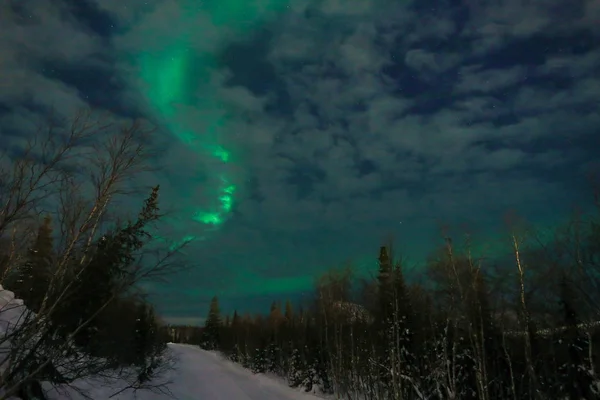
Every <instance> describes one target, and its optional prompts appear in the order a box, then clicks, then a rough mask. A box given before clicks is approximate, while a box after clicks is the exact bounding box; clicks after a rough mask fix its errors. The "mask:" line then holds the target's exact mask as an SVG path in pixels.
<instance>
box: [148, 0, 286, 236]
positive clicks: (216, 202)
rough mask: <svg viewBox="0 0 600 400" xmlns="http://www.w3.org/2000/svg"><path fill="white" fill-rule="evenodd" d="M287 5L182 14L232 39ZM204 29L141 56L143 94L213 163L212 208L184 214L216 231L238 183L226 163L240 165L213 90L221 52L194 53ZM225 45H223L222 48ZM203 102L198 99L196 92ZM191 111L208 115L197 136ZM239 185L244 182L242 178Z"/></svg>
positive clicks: (192, 9) (223, 3) (262, 3)
mask: <svg viewBox="0 0 600 400" xmlns="http://www.w3.org/2000/svg"><path fill="white" fill-rule="evenodd" d="M287 4H288V0H254V1H248V0H213V1H207V2H203V3H202V5H201V6H198V2H196V1H189V2H187V3H186V4H184V6H183V7H182V9H183V10H184V12H183V13H182V15H183V18H184V19H185V20H194V19H195V18H196V17H197V16H198V14H200V13H203V14H207V15H209V16H210V18H211V22H212V24H213V25H214V26H216V27H219V28H221V29H223V28H224V29H226V30H227V31H229V32H231V33H232V37H239V36H240V35H242V34H250V33H252V31H253V30H254V29H256V28H257V27H260V25H261V22H263V21H265V20H266V19H268V18H273V17H276V16H277V15H278V13H280V12H282V11H284V10H285V9H286V8H287ZM201 32H202V29H197V30H195V31H194V32H186V33H185V34H183V35H182V36H181V37H178V38H176V39H175V40H173V41H172V43H168V44H167V45H165V46H164V47H163V48H162V49H160V50H158V51H152V52H144V53H140V54H138V55H137V57H136V58H137V63H138V66H139V70H140V75H141V79H142V81H143V82H144V84H145V86H144V89H143V92H144V93H143V94H144V96H145V97H146V99H147V100H148V102H149V103H150V105H151V106H152V108H153V109H154V110H155V112H157V113H158V114H159V116H160V118H161V120H162V121H164V124H165V126H166V128H167V129H168V130H169V131H170V133H171V134H172V135H173V136H174V137H176V138H177V139H178V140H179V141H181V142H182V143H184V144H185V145H186V146H187V147H188V149H190V150H192V151H193V152H195V153H197V154H198V155H200V156H204V157H205V156H206V155H208V156H209V157H210V158H212V159H214V161H215V162H214V163H211V168H214V169H213V170H210V171H204V172H205V173H206V174H207V175H208V176H209V178H210V180H211V182H213V183H214V184H213V185H208V186H209V187H212V188H215V189H214V190H213V191H212V192H211V195H212V197H213V198H212V200H211V201H210V204H206V205H199V206H198V207H197V208H196V209H194V210H185V213H186V215H187V218H189V219H190V220H193V221H195V222H196V223H198V224H202V225H205V226H207V227H210V228H213V229H217V228H218V227H219V226H221V225H222V224H223V223H225V222H226V221H227V219H228V218H229V216H230V215H231V212H232V209H233V206H234V203H235V195H236V192H238V185H239V182H236V179H235V177H234V176H231V175H230V174H229V173H227V170H228V168H226V167H227V164H231V163H236V162H239V159H238V158H237V157H234V150H233V149H231V148H229V145H228V144H227V143H224V140H223V137H226V136H227V135H226V133H227V132H225V130H226V129H227V128H226V126H227V118H228V117H227V111H226V105H224V104H222V103H221V102H220V101H219V99H218V96H217V93H216V89H215V88H214V87H211V82H210V73H211V71H212V70H213V68H214V67H215V66H217V65H218V58H219V54H218V50H217V51H215V52H212V53H211V52H204V53H203V54H198V52H197V50H191V46H190V42H191V39H192V38H194V39H196V40H197V39H198V38H197V37H195V36H196V35H199V34H201ZM221 45H223V44H221ZM196 91H197V92H198V93H201V94H202V98H196V97H195V96H194V93H195V92H196ZM182 108H192V109H194V110H195V111H196V112H197V113H198V114H199V115H202V116H205V119H204V120H203V122H204V123H205V125H206V126H207V128H205V129H204V130H203V131H197V130H195V129H194V127H193V126H191V124H190V123H186V122H184V121H185V119H184V118H182V115H181V109H182ZM238 180H239V178H238ZM203 238H204V237H197V236H195V235H191V234H190V235H186V236H185V237H184V238H183V239H181V240H180V241H179V243H181V242H190V241H194V240H201V239H203Z"/></svg>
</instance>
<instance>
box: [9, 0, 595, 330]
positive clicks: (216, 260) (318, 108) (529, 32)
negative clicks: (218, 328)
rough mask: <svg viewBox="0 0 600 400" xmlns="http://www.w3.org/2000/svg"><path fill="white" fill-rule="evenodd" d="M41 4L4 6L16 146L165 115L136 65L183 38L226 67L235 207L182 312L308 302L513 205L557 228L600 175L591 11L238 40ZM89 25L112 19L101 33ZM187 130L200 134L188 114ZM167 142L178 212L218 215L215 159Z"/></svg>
mask: <svg viewBox="0 0 600 400" xmlns="http://www.w3.org/2000/svg"><path fill="white" fill-rule="evenodd" d="M30 3H31V4H32V6H31V7H30V6H27V7H25V6H22V5H20V6H19V7H16V6H15V4H18V2H16V1H9V2H8V3H6V2H5V3H3V5H2V6H1V7H3V8H1V9H0V83H1V85H0V88H2V90H0V105H1V107H2V108H1V110H2V111H1V112H0V118H1V119H0V126H1V127H2V128H3V129H4V130H5V131H7V132H8V131H9V130H10V131H15V130H17V131H18V130H19V128H20V127H23V126H25V124H26V122H27V121H30V120H31V119H32V118H35V117H36V116H38V115H40V114H41V113H43V111H44V110H45V109H47V108H48V107H50V106H54V107H56V108H58V109H59V111H60V112H61V113H62V114H64V115H68V114H69V113H71V112H73V110H75V109H77V108H78V107H81V106H84V105H86V104H91V105H93V106H95V107H103V108H105V109H107V110H110V111H111V112H113V113H114V114H115V115H117V116H118V117H119V118H121V117H126V116H131V115H135V114H136V113H138V114H142V115H144V116H146V117H148V118H150V119H153V118H157V119H159V116H157V115H153V113H152V112H151V111H149V108H148V104H147V101H146V100H145V99H144V98H143V96H142V94H141V91H140V87H141V86H140V84H141V83H140V79H139V74H138V73H137V71H136V70H135V66H134V65H133V64H132V59H133V54H134V53H138V52H152V51H154V50H156V49H160V48H161V46H167V45H169V44H170V43H172V42H173V41H174V40H175V39H176V38H177V37H178V36H180V35H182V34H189V35H188V38H189V48H190V51H192V52H197V53H198V54H201V53H202V52H209V53H210V54H214V56H215V59H216V60H218V62H217V63H215V65H213V66H212V67H211V70H210V74H209V75H207V76H208V78H206V79H209V82H208V83H207V85H208V87H210V89H211V93H212V94H211V96H214V97H215V98H216V99H218V101H219V104H221V105H222V107H223V111H222V112H224V113H227V115H229V116H230V117H231V118H230V119H229V120H228V121H227V123H226V127H225V128H226V131H227V134H226V137H225V139H226V141H227V143H228V144H230V145H231V147H233V148H235V150H236V151H237V153H238V154H239V157H238V160H237V161H236V163H235V165H233V166H232V167H231V168H232V170H231V171H229V172H230V173H231V174H232V175H233V176H235V177H236V178H238V179H239V181H240V184H241V185H240V192H239V193H238V195H237V198H236V207H235V211H234V213H233V215H232V218H231V219H230V220H229V221H228V223H227V224H225V225H224V226H222V227H221V229H220V230H219V231H218V232H212V233H211V232H203V234H206V236H207V237H208V238H209V240H207V241H205V242H199V243H196V244H195V245H194V246H195V247H193V248H191V249H189V252H190V257H193V258H194V259H195V260H197V261H198V263H199V264H200V265H201V267H199V268H198V269H197V270H195V271H191V272H190V273H189V274H188V275H186V276H185V277H177V278H175V279H174V281H173V282H172V283H171V285H170V286H169V287H167V288H159V289H160V290H161V293H162V292H165V293H167V294H169V296H168V297H167V299H168V300H165V301H166V304H164V312H165V313H166V314H168V315H171V316H173V317H177V318H197V317H198V316H199V315H200V316H202V315H203V313H204V311H205V310H204V308H203V307H205V306H206V304H207V302H208V300H209V299H210V296H211V295H212V294H213V293H221V294H222V296H223V297H224V298H225V300H226V301H228V302H229V303H227V304H229V306H230V307H242V306H244V305H247V302H245V300H247V301H249V300H248V299H254V300H256V299H257V298H258V297H257V296H259V294H261V293H262V294H264V293H271V294H272V295H273V296H287V295H290V296H291V295H293V293H297V292H301V291H303V290H309V289H310V284H311V282H312V274H314V273H317V272H318V271H319V270H322V268H323V266H326V265H331V264H334V265H335V264H336V263H339V262H342V261H344V260H345V259H348V258H353V259H355V260H356V261H357V262H358V263H359V264H360V265H361V266H362V265H366V263H367V261H368V260H370V259H372V258H373V257H371V255H372V253H373V248H375V247H374V246H377V244H378V243H379V242H380V241H381V240H383V239H384V238H385V235H387V234H388V233H394V234H395V236H396V238H397V239H398V240H399V241H400V242H402V246H404V248H405V249H406V250H407V251H408V252H409V253H410V254H411V255H412V256H413V257H415V258H416V259H418V258H419V257H421V256H423V254H424V252H425V251H426V250H427V249H428V248H429V247H430V246H429V244H427V243H428V241H430V240H431V239H432V238H434V237H435V235H436V234H437V231H436V229H437V227H438V225H439V222H447V223H460V222H465V221H467V222H469V223H470V224H471V225H472V226H476V227H478V228H477V229H479V230H480V231H481V234H482V237H490V235H491V237H493V233H494V232H496V231H497V230H498V229H501V221H502V219H501V215H502V214H503V213H504V212H505V211H507V210H508V209H517V210H519V211H520V212H522V213H524V214H526V215H528V216H529V218H530V219H532V220H534V221H537V222H545V221H548V220H549V219H551V218H554V220H556V219H559V217H560V215H561V213H562V212H563V211H565V210H566V209H567V207H568V206H569V205H571V204H572V203H573V202H574V201H580V200H581V196H582V195H583V191H581V188H582V185H583V181H584V176H583V173H584V172H586V171H587V170H588V169H589V168H591V167H592V166H593V165H594V164H593V157H594V151H595V150H594V149H595V148H598V147H597V146H598V139H597V138H598V137H600V136H599V135H598V134H599V132H598V126H600V125H599V122H600V121H599V119H600V113H599V111H600V109H599V107H600V106H599V103H598V94H599V93H600V74H599V73H598V71H600V68H599V67H600V47H598V45H597V43H600V41H599V39H600V30H599V29H600V28H599V27H600V24H598V21H599V20H600V7H599V6H598V2H597V1H594V0H580V1H575V2H567V1H564V0H554V1H550V2H549V1H529V2H525V1H522V0H503V1H493V2H492V1H484V2H481V1H469V2H464V3H460V4H459V3H458V2H451V1H448V2H442V3H440V2H412V3H411V2H389V1H383V0H370V1H367V0H352V1H349V0H345V1H338V0H325V1H314V2H313V1H300V0H298V1H296V0H292V1H290V2H289V5H288V7H287V8H286V9H285V12H283V13H282V14H280V15H278V16H277V18H271V17H270V14H269V13H267V12H266V11H265V14H264V20H263V21H262V22H261V23H260V26H257V27H256V28H255V29H253V30H252V31H247V30H246V31H244V34H243V35H237V34H236V33H235V31H234V30H233V29H230V27H226V26H222V25H218V24H216V23H214V21H212V20H211V18H210V15H206V14H202V13H198V14H197V15H195V16H194V17H193V18H192V17H190V15H191V14H190V13H186V10H185V9H184V8H181V5H180V3H179V2H175V1H171V0H154V1H149V2H137V3H135V4H134V3H130V2H123V1H112V0H102V1H100V0H98V1H97V2H89V3H87V4H89V5H91V6H93V7H88V8H87V9H85V10H81V9H75V8H73V7H72V6H69V4H70V3H67V2H65V3H61V2H42V1H33V2H30ZM184 3H185V2H184ZM184 3H181V4H184ZM392 3H394V4H392ZM34 4H35V5H36V7H33V5H34ZM265 4H266V2H265ZM94 15H98V16H101V17H102V19H101V21H104V22H102V23H98V24H96V25H95V26H91V27H90V24H89V21H90V20H92V19H93V18H91V17H92V16H94ZM190 74H191V75H193V70H191V72H190ZM66 75H68V76H66ZM77 77H79V79H75V78H77ZM199 87H200V86H199ZM206 87H207V86H203V88H204V89H206ZM108 94H110V95H108ZM194 95H195V96H196V97H197V98H202V96H203V93H202V92H201V89H199V90H198V93H195V94H194ZM182 115H184V116H185V118H186V121H187V123H189V124H191V125H193V126H194V127H196V128H197V130H198V131H202V130H204V129H206V126H205V124H206V115H203V114H201V113H200V114H199V112H198V110H197V109H194V107H190V108H189V109H186V110H184V112H182ZM182 118H183V117H182ZM164 134H165V135H167V136H164V138H170V139H169V140H168V141H170V143H169V146H167V147H166V149H165V152H164V155H163V164H164V165H165V166H166V170H165V171H164V172H163V173H161V174H160V175H159V176H158V177H155V178H156V179H160V180H161V181H165V182H166V183H165V187H166V188H167V190H166V191H165V196H164V197H165V202H167V203H168V205H167V206H169V207H174V208H177V207H184V208H185V207H186V205H192V204H194V203H198V204H199V203H202V202H207V201H210V196H211V195H212V194H211V192H210V190H208V191H207V190H205V189H206V187H203V186H202V183H201V182H202V180H201V179H200V178H199V173H200V171H205V172H206V171H210V170H211V165H210V163H209V160H204V159H198V156H197V154H196V153H195V152H194V151H192V150H190V149H186V147H185V145H183V144H182V143H178V142H177V141H176V140H175V139H174V138H172V137H170V136H168V132H165V133H164ZM5 137H7V136H4V133H3V136H2V138H3V139H2V140H3V141H4V140H11V141H18V140H19V139H18V137H15V136H14V135H13V136H11V137H10V138H7V139H5ZM165 140H167V139H165ZM594 146H596V147H594ZM207 179H209V178H207ZM199 182H200V183H199ZM207 182H209V181H208V180H207ZM207 185H209V186H210V184H209V183H207ZM177 229H178V230H179V231H186V230H187V231H190V232H198V230H199V229H200V228H198V227H197V226H196V225H194V224H193V223H191V222H189V221H188V222H185V223H184V225H181V226H179V228H177ZM373 254H374V253H373ZM292 278H297V280H295V281H294V280H293V279H292ZM177 293H184V294H185V296H184V297H185V298H184V297H177V296H176V294H177ZM182 296H183V295H182ZM244 296H245V297H244ZM263 296H264V295H263ZM266 296H268V294H267V295H266ZM254 300H252V301H254ZM262 301H266V300H264V299H263V300H256V304H259V303H260V304H262V303H261V302H262ZM182 302H183V303H185V304H186V306H181V303H182ZM187 304H190V306H189V307H188V306H187Z"/></svg>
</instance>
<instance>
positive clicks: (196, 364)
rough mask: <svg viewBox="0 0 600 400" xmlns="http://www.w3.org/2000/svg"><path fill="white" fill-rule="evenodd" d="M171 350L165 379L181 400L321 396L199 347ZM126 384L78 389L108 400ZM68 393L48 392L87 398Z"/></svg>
mask: <svg viewBox="0 0 600 400" xmlns="http://www.w3.org/2000/svg"><path fill="white" fill-rule="evenodd" d="M168 351H169V352H171V353H172V355H173V356H174V358H175V359H176V365H175V368H174V369H173V370H171V371H169V372H168V374H167V375H168V376H164V377H161V380H165V379H166V380H168V381H170V382H171V383H170V384H168V385H167V388H168V390H169V391H170V392H171V394H172V396H173V397H172V398H175V399H179V400H194V399H199V400H200V399H201V400H315V399H318V397H315V396H314V395H310V394H307V393H302V392H299V391H297V390H295V389H292V388H289V387H287V386H285V384H284V383H283V382H281V381H278V380H276V379H273V378H271V377H268V376H266V375H262V374H253V373H252V372H250V371H248V370H246V369H243V368H242V367H240V366H238V365H236V364H233V363H232V362H230V361H228V360H225V359H223V358H222V357H221V356H219V355H218V354H216V353H213V352H208V351H204V350H202V349H200V348H198V347H196V346H191V345H183V344H173V343H170V344H169V345H168ZM119 383H120V384H121V387H123V386H124V385H126V384H125V383H124V382H114V383H113V384H111V385H107V384H106V382H104V383H102V382H100V381H94V380H86V381H82V382H78V383H76V384H75V386H76V387H77V388H79V389H82V390H83V391H85V392H86V395H87V396H89V397H90V398H93V399H96V400H102V399H108V398H109V396H111V395H112V394H114V393H115V392H117V391H119V390H120V387H119ZM67 392H68V393H65V392H62V393H59V392H58V391H56V390H53V391H50V392H49V393H48V399H49V400H62V399H67V398H72V399H73V400H80V399H84V398H85V397H84V396H82V395H81V394H78V393H76V391H74V390H72V389H69V390H67ZM169 398H170V397H169V395H168V394H166V393H155V392H150V391H138V392H137V396H136V397H135V399H137V400H162V399H169ZM112 399H114V400H133V399H134V393H133V391H132V390H127V391H124V392H123V393H121V394H118V395H117V396H114V397H112Z"/></svg>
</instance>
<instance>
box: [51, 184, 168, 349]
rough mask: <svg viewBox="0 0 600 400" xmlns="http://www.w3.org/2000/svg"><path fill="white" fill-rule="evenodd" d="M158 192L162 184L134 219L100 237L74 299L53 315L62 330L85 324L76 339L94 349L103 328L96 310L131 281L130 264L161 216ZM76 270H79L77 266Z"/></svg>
mask: <svg viewBox="0 0 600 400" xmlns="http://www.w3.org/2000/svg"><path fill="white" fill-rule="evenodd" d="M158 194H159V186H156V187H154V188H153V189H152V192H151V193H150V196H149V197H148V198H147V199H146V200H145V201H144V207H143V208H142V210H141V211H140V213H139V215H138V217H137V219H136V220H135V222H131V221H130V222H127V223H125V224H124V225H122V226H120V227H117V228H115V229H114V230H113V231H111V232H107V233H106V234H104V235H103V236H102V237H100V239H99V240H98V241H97V242H96V244H95V252H94V254H93V255H92V256H91V258H90V261H89V264H88V265H86V266H85V269H84V270H83V271H82V273H80V274H79V278H78V281H79V282H78V283H79V284H78V285H77V287H76V293H75V294H74V295H73V296H72V298H71V299H72V301H71V302H70V304H68V306H67V307H64V308H63V309H62V310H59V311H58V312H57V313H56V314H54V316H53V317H54V320H55V322H56V324H57V325H59V326H61V327H62V329H63V331H65V332H63V333H69V332H72V331H73V330H74V329H76V327H77V326H79V325H80V324H82V323H86V326H85V327H84V328H83V329H81V330H80V331H79V333H78V335H77V336H76V337H75V340H76V342H77V343H78V344H79V345H81V346H84V347H85V346H87V347H88V348H89V350H90V351H92V352H93V351H94V350H93V348H92V347H93V346H92V342H93V340H94V337H95V336H96V333H97V332H99V331H100V330H101V329H103V328H104V326H103V324H102V323H100V321H99V319H98V316H97V315H96V313H97V312H98V310H101V309H102V307H104V306H105V305H107V304H108V303H110V302H112V301H113V300H115V299H116V298H117V296H118V295H119V294H120V291H121V290H122V289H121V288H122V287H126V286H127V285H128V284H129V283H130V281H131V279H132V276H131V274H132V273H133V272H132V270H131V267H132V266H133V265H134V263H135V260H136V258H137V257H138V253H139V251H140V250H141V249H142V248H143V247H144V246H145V245H146V243H148V241H149V240H150V239H151V238H152V236H151V235H150V233H149V232H148V229H147V228H148V225H149V224H151V223H152V222H154V221H156V220H158V218H159V217H160V215H159V207H158ZM75 270H76V272H78V271H79V270H78V269H77V268H75ZM88 320H89V321H88ZM90 346H92V347H90Z"/></svg>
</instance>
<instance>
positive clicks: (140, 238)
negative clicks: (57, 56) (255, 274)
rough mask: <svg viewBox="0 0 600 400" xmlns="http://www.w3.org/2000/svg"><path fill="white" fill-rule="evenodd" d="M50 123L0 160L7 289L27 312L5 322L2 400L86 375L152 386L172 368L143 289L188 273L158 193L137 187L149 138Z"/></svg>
mask: <svg viewBox="0 0 600 400" xmlns="http://www.w3.org/2000/svg"><path fill="white" fill-rule="evenodd" d="M52 117H53V116H52ZM47 124H48V125H47V126H43V127H40V130H39V131H38V134H37V135H35V136H34V137H32V138H31V139H30V140H28V141H26V142H25V143H26V144H25V145H24V147H22V148H19V149H18V152H16V153H14V154H12V153H11V154H0V160H1V161H2V163H1V164H2V165H0V284H1V285H2V288H3V289H4V290H10V291H13V292H14V293H15V295H16V298H18V299H22V300H23V301H24V304H25V305H26V307H27V309H28V310H29V311H30V312H29V311H27V312H22V315H21V316H20V318H19V320H18V321H15V322H16V325H13V326H9V327H8V328H9V329H8V330H7V331H6V332H4V330H5V329H6V328H7V327H6V326H4V325H3V330H2V332H3V333H4V334H3V335H0V346H1V347H2V348H3V349H5V350H4V354H3V355H2V362H3V368H2V373H1V374H0V399H5V398H9V397H10V396H12V395H15V394H19V395H20V397H22V398H24V399H27V398H28V396H27V394H26V392H30V391H31V390H32V387H37V389H36V391H37V393H34V395H35V396H37V397H35V398H43V394H42V393H40V391H41V388H40V385H39V381H48V382H50V383H53V384H70V383H71V382H74V381H75V380H77V379H80V378H86V377H89V376H96V377H98V376H101V377H103V378H105V379H108V380H110V379H112V378H120V379H121V381H125V382H127V383H128V384H130V385H131V389H134V390H138V389H144V388H149V387H150V386H151V385H154V384H153V383H152V378H153V377H154V376H156V375H157V374H159V373H160V372H162V371H164V370H165V369H167V368H169V365H170V364H169V362H168V360H167V358H166V357H165V353H164V350H165V349H166V342H167V340H168V337H167V336H166V335H165V332H164V330H163V329H162V326H163V324H162V323H161V322H160V319H159V318H158V317H157V315H156V313H155V310H154V308H153V306H152V305H151V304H150V303H149V302H148V301H147V300H146V293H144V291H143V290H142V289H141V285H140V283H142V282H144V281H152V280H156V279H162V278H164V277H165V276H166V275H168V274H171V273H174V272H176V271H178V270H179V269H180V267H181V266H182V264H181V263H180V262H179V261H177V260H175V259H173V256H175V255H176V254H177V251H178V250H179V248H172V247H171V246H169V244H168V243H162V245H161V242H160V241H159V238H157V237H156V232H157V231H158V230H159V229H158V227H157V225H156V224H157V223H158V222H160V219H161V216H162V214H161V213H160V210H159V205H158V203H159V199H158V198H159V187H158V186H156V187H154V188H150V187H143V188H142V187H140V186H135V185H136V184H138V183H139V181H140V176H141V175H143V174H145V173H146V172H147V171H150V170H151V163H152V162H153V160H154V158H153V157H154V153H153V151H152V150H151V143H152V141H151V137H150V136H149V134H150V132H149V131H148V130H146V129H144V128H143V126H142V124H141V123H140V122H136V121H133V122H131V121H129V122H125V123H122V122H117V121H110V120H106V119H105V118H102V119H98V118H96V116H95V114H94V113H93V112H91V111H82V112H81V113H79V114H77V115H76V116H74V117H73V118H71V119H64V120H62V119H56V118H49V119H48V121H47ZM140 189H143V193H144V194H145V195H146V199H145V201H144V202H143V203H142V204H139V205H137V206H136V202H137V201H139V197H138V196H137V194H139V193H142V192H140ZM134 195H135V196H134ZM126 205H132V206H133V207H135V209H133V210H134V213H133V214H132V213H131V212H128V211H130V210H128V209H127V208H126V207H124V206H126ZM136 209H137V210H136ZM44 216H46V217H44ZM4 312H6V313H7V314H6V315H8V314H11V313H13V312H14V310H9V309H0V318H4V317H5V315H2V314H3V313H4ZM4 361H8V362H6V363H5V362H4ZM32 385H34V386H32Z"/></svg>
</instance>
